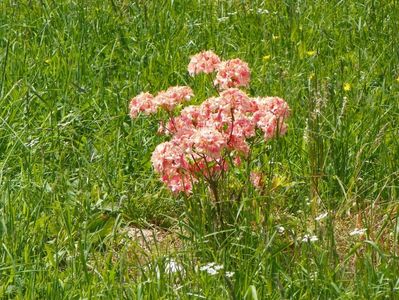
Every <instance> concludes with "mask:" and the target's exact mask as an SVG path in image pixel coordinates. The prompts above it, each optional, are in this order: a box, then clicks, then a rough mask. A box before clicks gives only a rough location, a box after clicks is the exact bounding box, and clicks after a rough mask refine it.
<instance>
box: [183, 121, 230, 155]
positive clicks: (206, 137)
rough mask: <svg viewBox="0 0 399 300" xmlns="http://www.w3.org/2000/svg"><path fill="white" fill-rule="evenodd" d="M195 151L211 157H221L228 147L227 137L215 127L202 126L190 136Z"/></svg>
mask: <svg viewBox="0 0 399 300" xmlns="http://www.w3.org/2000/svg"><path fill="white" fill-rule="evenodd" d="M190 141H191V142H192V148H193V152H194V153H196V154H204V155H206V156H209V157H211V158H214V159H215V158H220V157H221V156H222V154H223V149H224V148H226V146H227V142H226V137H225V136H224V135H223V134H222V133H221V132H219V131H217V130H216V129H215V128H213V127H202V128H199V129H197V130H195V131H194V132H193V135H192V136H191V137H190Z"/></svg>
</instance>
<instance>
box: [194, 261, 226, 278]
mask: <svg viewBox="0 0 399 300" xmlns="http://www.w3.org/2000/svg"><path fill="white" fill-rule="evenodd" d="M221 269H223V266H222V265H217V264H216V263H214V262H212V263H208V264H206V265H204V266H202V267H201V268H200V271H206V272H207V273H208V274H209V275H216V274H217V273H218V271H219V270H221Z"/></svg>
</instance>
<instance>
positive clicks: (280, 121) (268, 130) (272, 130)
mask: <svg viewBox="0 0 399 300" xmlns="http://www.w3.org/2000/svg"><path fill="white" fill-rule="evenodd" d="M255 101H256V103H257V105H258V110H257V111H256V112H255V113H254V114H253V118H252V120H253V121H254V122H255V123H256V125H257V126H258V127H259V128H260V129H261V130H262V131H263V133H264V136H265V139H266V140H269V139H271V138H273V137H275V136H276V135H284V134H285V133H286V131H287V124H285V123H284V120H285V119H286V118H287V117H288V116H289V113H290V110H289V107H288V104H287V103H286V102H285V101H284V100H283V99H281V98H278V97H266V98H256V99H255Z"/></svg>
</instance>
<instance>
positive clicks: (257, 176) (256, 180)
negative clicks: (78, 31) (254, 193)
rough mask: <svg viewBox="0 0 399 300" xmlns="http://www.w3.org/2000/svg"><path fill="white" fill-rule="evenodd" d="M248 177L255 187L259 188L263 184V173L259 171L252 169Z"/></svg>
mask: <svg viewBox="0 0 399 300" xmlns="http://www.w3.org/2000/svg"><path fill="white" fill-rule="evenodd" d="M249 179H250V181H251V183H252V185H253V186H254V187H255V188H256V189H261V188H262V187H263V186H264V182H263V181H264V179H263V174H262V173H261V172H259V171H252V172H251V174H250V177H249Z"/></svg>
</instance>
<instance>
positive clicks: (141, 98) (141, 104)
mask: <svg viewBox="0 0 399 300" xmlns="http://www.w3.org/2000/svg"><path fill="white" fill-rule="evenodd" d="M156 111H157V106H156V103H155V101H154V96H153V95H151V94H150V93H148V92H145V93H144V92H143V93H140V94H139V95H137V96H136V97H134V98H133V99H132V100H130V103H129V115H130V117H131V118H132V119H134V118H136V117H137V115H138V114H139V112H143V113H145V114H147V115H148V114H151V113H155V112H156Z"/></svg>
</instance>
